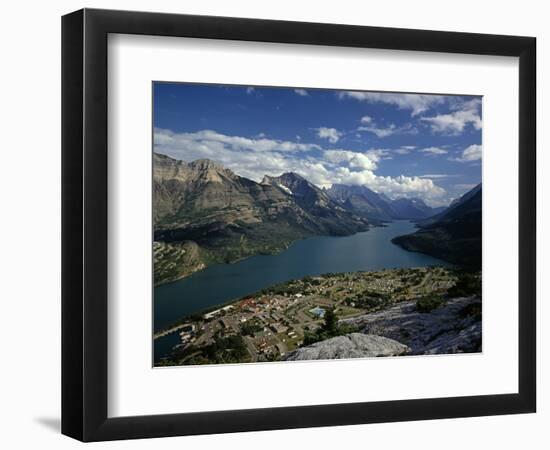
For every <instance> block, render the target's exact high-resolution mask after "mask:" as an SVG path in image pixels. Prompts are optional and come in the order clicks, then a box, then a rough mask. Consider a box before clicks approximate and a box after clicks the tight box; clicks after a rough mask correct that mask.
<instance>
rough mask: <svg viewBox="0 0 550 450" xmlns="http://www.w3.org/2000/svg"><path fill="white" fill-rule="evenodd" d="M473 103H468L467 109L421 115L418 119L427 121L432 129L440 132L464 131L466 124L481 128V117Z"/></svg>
mask: <svg viewBox="0 0 550 450" xmlns="http://www.w3.org/2000/svg"><path fill="white" fill-rule="evenodd" d="M473 105H474V103H468V104H467V105H466V106H468V107H469V109H463V110H461V111H454V112H452V113H449V114H439V115H437V116H433V117H421V118H420V120H422V121H423V122H427V123H428V124H429V125H430V127H431V129H432V131H433V132H435V133H440V134H447V135H457V134H460V133H462V132H463V131H464V128H465V127H466V125H468V124H471V125H472V126H473V127H474V128H475V129H476V130H480V129H481V117H480V116H479V114H478V112H477V108H474V107H472V106H473Z"/></svg>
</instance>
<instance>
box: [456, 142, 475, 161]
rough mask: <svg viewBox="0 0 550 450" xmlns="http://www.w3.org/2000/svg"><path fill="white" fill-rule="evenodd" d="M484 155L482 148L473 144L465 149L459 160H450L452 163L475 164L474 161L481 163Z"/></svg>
mask: <svg viewBox="0 0 550 450" xmlns="http://www.w3.org/2000/svg"><path fill="white" fill-rule="evenodd" d="M481 155H482V148H481V145H477V144H473V145H470V146H469V147H467V148H466V149H464V151H463V152H462V155H461V156H460V157H458V158H450V159H451V161H458V162H473V161H479V160H480V159H481Z"/></svg>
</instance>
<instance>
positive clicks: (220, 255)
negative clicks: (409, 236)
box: [153, 153, 369, 284]
mask: <svg viewBox="0 0 550 450" xmlns="http://www.w3.org/2000/svg"><path fill="white" fill-rule="evenodd" d="M153 158H154V159H153V211H154V213H153V222H154V239H155V242H156V245H155V252H154V258H155V283H156V284H159V283H162V282H166V281H172V280H175V279H178V278H181V277H182V276H186V275H188V274H190V273H192V272H193V271H196V270H199V269H200V268H203V267H205V266H206V265H208V264H210V263H213V262H232V261H236V260H239V259H241V258H244V257H247V256H251V255H255V254H261V253H265V254H270V253H276V252H279V251H281V250H283V249H285V248H287V247H288V245H290V243H291V242H293V241H295V240H297V239H303V238H305V237H309V236H314V235H350V234H354V233H357V232H359V231H366V230H367V229H368V225H369V222H368V220H367V219H366V218H365V217H363V216H360V215H357V214H355V213H353V212H351V211H349V210H347V209H346V208H344V207H343V206H341V205H339V204H338V203H337V202H336V201H334V200H332V199H331V198H330V196H329V195H328V194H327V193H326V192H325V191H323V190H322V189H320V188H318V187H317V186H315V185H313V184H312V183H310V182H309V181H307V180H306V179H304V178H302V177H301V176H299V175H297V174H295V173H285V174H283V175H281V176H279V177H268V176H266V177H265V178H264V179H263V180H262V182H261V183H257V182H255V181H252V180H249V179H247V178H244V177H240V176H238V175H236V174H235V173H234V172H232V171H231V170H229V169H227V168H225V167H223V166H222V165H220V164H218V163H216V162H213V161H211V160H206V159H202V160H197V161H193V162H190V163H186V162H184V161H179V160H176V159H173V158H170V157H168V156H165V155H161V154H156V153H155V154H154V155H153ZM190 242H192V243H194V244H196V246H194V247H193V248H194V251H192V252H190V251H188V249H189V248H190V247H189V243H190ZM197 246H198V248H197ZM175 254H177V255H178V258H177V259H175V258H173V256H174V255H175ZM168 257H171V258H172V260H171V261H166V258H168ZM157 269H158V270H157Z"/></svg>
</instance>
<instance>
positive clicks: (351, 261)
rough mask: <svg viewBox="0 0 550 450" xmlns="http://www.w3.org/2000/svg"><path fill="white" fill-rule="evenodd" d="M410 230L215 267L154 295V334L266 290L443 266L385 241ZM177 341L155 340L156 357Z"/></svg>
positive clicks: (326, 241)
mask: <svg viewBox="0 0 550 450" xmlns="http://www.w3.org/2000/svg"><path fill="white" fill-rule="evenodd" d="M415 230H416V228H415V226H414V223H413V222H410V221H395V222H391V223H389V224H387V226H386V227H375V228H371V229H370V230H369V231H366V232H363V233H357V234H354V235H352V236H343V237H335V236H317V237H312V238H308V239H303V240H300V241H296V242H294V243H293V244H292V245H291V246H290V247H289V248H288V249H287V250H285V251H283V252H282V253H279V254H277V255H258V256H252V257H250V258H247V259H244V260H242V261H239V262H237V263H234V264H217V265H214V266H210V267H208V268H206V269H204V270H202V271H200V272H197V273H195V274H193V275H191V276H189V277H187V278H184V279H182V280H179V281H175V282H173V283H169V284H164V285H161V286H158V287H156V288H155V290H154V294H155V298H154V314H155V324H154V328H155V330H159V329H161V328H163V327H166V326H167V325H170V324H172V323H174V322H175V321H177V320H178V319H180V318H181V317H183V316H186V315H188V314H192V313H196V312H199V311H202V310H205V309H207V308H211V307H214V306H216V305H220V304H222V303H226V302H228V301H230V300H233V299H238V298H240V297H243V296H245V295H247V294H252V293H254V292H256V291H258V290H260V289H262V288H265V287H267V286H272V285H274V284H277V283H282V282H285V281H289V280H293V279H296V278H303V277H305V276H312V275H313V276H314V275H320V274H323V273H327V272H355V271H360V270H379V269H390V268H400V267H422V266H431V265H448V263H446V262H444V261H442V260H439V259H437V258H433V257H431V256H428V255H423V254H421V253H413V252H407V251H406V250H403V249H402V248H401V247H398V246H397V245H394V244H392V243H391V239H392V238H394V237H395V236H400V235H402V234H408V233H412V232H414V231H415ZM172 342H174V343H176V342H177V334H175V333H172V335H168V336H167V337H164V338H161V339H157V340H156V341H155V354H156V355H157V357H158V356H159V355H160V354H162V353H165V351H164V350H165V349H167V350H169V349H170V348H171V347H172V346H173V345H174V344H173V343H172Z"/></svg>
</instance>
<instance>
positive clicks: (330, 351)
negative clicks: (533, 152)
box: [152, 82, 482, 367]
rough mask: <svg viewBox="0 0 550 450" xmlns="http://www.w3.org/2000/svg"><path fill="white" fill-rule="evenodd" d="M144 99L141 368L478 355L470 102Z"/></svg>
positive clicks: (255, 96) (193, 91) (333, 95)
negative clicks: (148, 326)
mask: <svg viewBox="0 0 550 450" xmlns="http://www.w3.org/2000/svg"><path fill="white" fill-rule="evenodd" d="M152 89H153V124H152V126H153V149H152V152H153V154H152V158H153V236H154V239H153V272H154V273H153V277H154V295H153V303H154V304H153V311H154V323H153V340H154V346H153V347H154V355H153V361H154V366H155V367H166V366H186V365H198V364H240V363H261V362H287V363H291V362H292V361H307V360H332V359H349V358H370V357H398V356H408V355H434V354H459V353H475V352H480V351H481V348H482V336H481V330H482V327H481V320H482V314H481V312H482V299H481V279H482V276H481V275H482V274H481V240H482V220H481V219H482V201H481V198H482V189H481V175H482V170H481V169H482V97H480V96H466V95H441V94H438V95H433V94H419V93H396V92H372V91H346V90H333V89H307V88H281V87H261V86H234V85H217V84H193V83H176V82H154V83H153V85H152Z"/></svg>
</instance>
